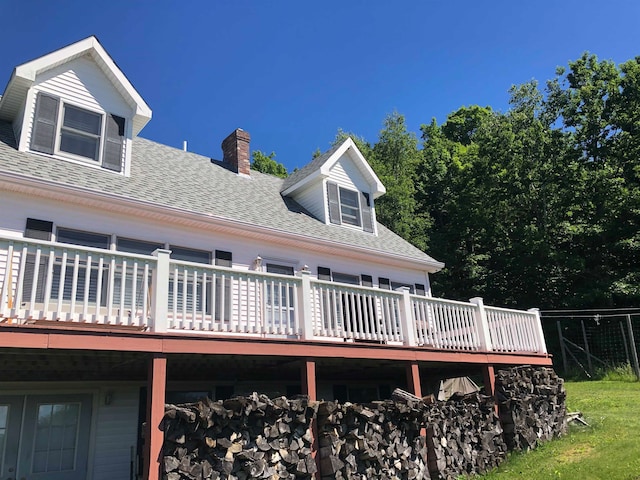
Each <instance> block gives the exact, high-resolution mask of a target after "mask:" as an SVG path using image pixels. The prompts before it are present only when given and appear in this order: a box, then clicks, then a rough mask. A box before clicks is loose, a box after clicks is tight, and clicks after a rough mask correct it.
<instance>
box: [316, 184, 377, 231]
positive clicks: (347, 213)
mask: <svg viewBox="0 0 640 480" xmlns="http://www.w3.org/2000/svg"><path fill="white" fill-rule="evenodd" d="M327 197H328V200H329V222H331V223H335V224H337V225H351V226H352V227H359V228H362V229H363V230H364V231H365V232H373V217H372V215H373V212H372V209H371V204H370V201H369V195H368V194H366V193H364V192H358V191H355V190H351V189H349V188H345V187H341V186H338V184H336V183H333V182H327Z"/></svg>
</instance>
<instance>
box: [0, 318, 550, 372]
mask: <svg viewBox="0 0 640 480" xmlns="http://www.w3.org/2000/svg"><path fill="white" fill-rule="evenodd" d="M0 348H33V349H56V350H101V351H126V352H143V353H144V352H147V353H154V354H189V353H194V354H204V355H256V356H283V357H301V358H303V357H310V358H345V359H367V360H396V361H405V362H406V361H408V362H433V363H451V362H453V363H471V364H494V365H500V364H503V365H525V364H526V365H540V366H550V365H551V364H552V362H551V356H550V355H540V354H535V353H500V352H471V351H449V350H437V349H433V348H429V347H406V346H396V345H377V344H375V345H372V344H360V343H348V342H344V343H340V342H321V341H302V340H293V339H291V340H290V339H273V338H269V339H265V338H255V337H251V338H247V337H232V336H225V337H214V336H209V335H196V334H189V333H184V334H182V333H166V334H158V333H150V332H136V333H131V332H121V331H118V330H117V329H113V330H100V331H95V330H90V329H87V330H82V329H80V328H73V329H70V328H68V326H65V328H55V327H48V326H47V327H41V326H2V327H1V328H0Z"/></svg>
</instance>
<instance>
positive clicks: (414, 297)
mask: <svg viewBox="0 0 640 480" xmlns="http://www.w3.org/2000/svg"><path fill="white" fill-rule="evenodd" d="M411 299H412V300H422V301H425V302H438V303H446V304H448V305H460V306H464V307H473V308H475V307H476V306H477V305H476V304H474V303H469V302H460V301H458V300H448V299H446V298H437V297H425V296H424V295H416V294H411Z"/></svg>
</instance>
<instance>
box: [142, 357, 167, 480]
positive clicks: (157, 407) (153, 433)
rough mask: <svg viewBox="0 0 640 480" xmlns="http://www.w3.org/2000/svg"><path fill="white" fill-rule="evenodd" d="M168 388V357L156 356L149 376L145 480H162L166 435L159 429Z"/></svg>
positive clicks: (152, 358) (150, 367)
mask: <svg viewBox="0 0 640 480" xmlns="http://www.w3.org/2000/svg"><path fill="white" fill-rule="evenodd" d="M166 387H167V357H166V356H165V355H160V354H154V355H153V357H151V358H150V359H149V375H148V377H147V425H146V430H145V434H146V435H145V438H146V445H145V447H146V448H145V458H144V476H143V478H144V479H145V480H159V479H160V478H162V475H161V473H160V465H161V462H162V459H161V453H162V444H163V442H164V433H163V432H162V431H161V430H160V428H159V427H160V423H161V422H162V418H163V417H164V399H165V393H166Z"/></svg>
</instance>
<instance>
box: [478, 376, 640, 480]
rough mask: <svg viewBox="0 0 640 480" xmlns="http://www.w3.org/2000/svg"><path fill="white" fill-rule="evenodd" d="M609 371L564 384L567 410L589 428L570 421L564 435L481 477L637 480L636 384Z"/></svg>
mask: <svg viewBox="0 0 640 480" xmlns="http://www.w3.org/2000/svg"><path fill="white" fill-rule="evenodd" d="M628 373H629V372H624V371H622V370H620V371H612V372H610V373H608V374H606V375H605V376H604V377H603V378H607V379H606V380H598V381H590V382H567V383H566V388H567V407H568V411H570V412H575V411H580V412H582V413H583V415H584V418H585V420H586V421H587V422H588V423H589V425H590V426H589V427H585V426H578V425H575V424H572V425H571V427H570V429H569V433H568V434H567V435H565V436H564V437H562V438H560V439H558V440H554V441H552V442H549V443H546V444H544V445H542V446H541V447H539V448H537V449H536V450H534V451H531V452H528V453H515V454H512V455H511V456H510V457H509V460H508V461H507V462H505V463H504V464H503V465H502V466H501V467H500V468H498V469H496V470H495V471H493V472H491V473H489V474H486V475H483V476H481V477H479V478H482V479H483V480H505V479H512V478H517V479H524V480H527V479H531V480H533V479H535V480H539V479H547V478H553V479H563V480H592V479H593V480H600V479H606V480H618V479H620V480H640V382H638V381H636V380H635V377H634V376H633V373H632V372H631V374H630V375H629V374H628Z"/></svg>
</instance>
